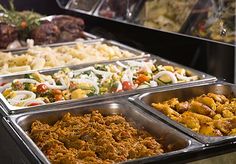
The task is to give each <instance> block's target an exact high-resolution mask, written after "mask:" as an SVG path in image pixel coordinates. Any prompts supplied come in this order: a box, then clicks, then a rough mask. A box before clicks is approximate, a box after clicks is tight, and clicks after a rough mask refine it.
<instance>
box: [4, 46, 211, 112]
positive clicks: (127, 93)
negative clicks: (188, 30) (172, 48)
mask: <svg viewBox="0 0 236 164" xmlns="http://www.w3.org/2000/svg"><path fill="white" fill-rule="evenodd" d="M111 43H114V44H115V43H116V42H111ZM127 48H128V47H127ZM132 50H133V51H135V52H136V53H138V52H140V53H143V52H142V51H137V50H135V49H130V51H132ZM154 59H155V60H156V64H162V65H172V66H176V67H180V68H184V69H186V70H189V71H191V72H192V73H193V75H197V76H199V77H200V79H199V80H197V81H190V82H187V83H175V84H171V85H164V86H157V89H161V88H172V87H177V86H179V87H181V86H182V85H188V86H193V85H200V84H202V83H212V82H214V81H216V78H215V77H213V76H210V75H208V74H206V73H202V72H199V71H196V70H194V69H191V68H188V67H185V66H182V65H179V64H177V63H174V62H170V61H167V60H165V59H163V58H160V57H154V56H152V57H145V58H136V59H135V60H144V61H145V60H154ZM128 60H134V59H128ZM120 61H122V60H120ZM123 61H126V60H125V59H124V60H123ZM110 63H114V64H115V63H116V61H111V62H110V61H109V62H98V63H96V64H110ZM93 65H94V64H83V65H76V66H68V68H70V69H71V70H76V69H81V68H84V67H88V66H93ZM61 68H63V67H61ZM61 68H54V69H49V70H42V71H38V72H40V73H42V74H47V75H51V74H53V73H55V72H57V71H59V70H60V69H61ZM32 72H34V71H31V72H30V73H32ZM24 76H25V74H18V75H14V76H7V75H6V76H0V83H7V82H10V81H13V80H14V79H19V78H23V77H24ZM148 90H150V88H145V89H136V90H130V91H125V92H119V93H111V94H105V95H96V96H91V97H88V98H84V99H79V100H66V101H62V102H54V103H49V104H45V105H39V106H35V107H32V108H29V107H24V108H19V107H15V106H12V105H10V104H9V103H8V101H7V100H6V99H5V98H4V96H3V95H2V94H1V93H0V104H1V106H2V108H3V110H0V112H2V113H3V115H8V114H13V113H22V112H28V111H31V110H44V109H45V108H50V107H51V106H54V105H63V104H67V103H70V104H72V103H75V102H77V101H79V102H80V103H85V102H91V101H99V100H100V101H101V100H107V99H113V98H117V97H123V96H131V95H135V94H139V93H144V92H145V91H148Z"/></svg>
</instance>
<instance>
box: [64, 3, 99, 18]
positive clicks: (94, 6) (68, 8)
mask: <svg viewBox="0 0 236 164" xmlns="http://www.w3.org/2000/svg"><path fill="white" fill-rule="evenodd" d="M73 1H74V0H70V1H69V2H68V3H67V4H66V6H65V9H67V10H72V11H76V12H80V13H85V14H90V15H91V14H93V12H94V11H95V9H96V8H97V6H98V5H99V4H100V3H101V1H102V0H96V2H95V3H94V4H93V5H92V6H91V9H90V10H82V9H77V8H73V7H71V5H73ZM80 3H81V2H80Z"/></svg>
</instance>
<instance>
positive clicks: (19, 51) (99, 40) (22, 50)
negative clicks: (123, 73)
mask: <svg viewBox="0 0 236 164" xmlns="http://www.w3.org/2000/svg"><path fill="white" fill-rule="evenodd" d="M78 42H80V43H84V44H88V45H90V44H96V43H103V44H107V45H109V46H117V47H119V48H120V49H121V50H125V51H129V52H131V53H133V54H135V55H136V56H134V57H131V58H128V59H136V58H141V57H148V56H150V55H149V54H145V53H144V52H142V51H140V50H137V49H134V48H132V47H129V46H127V45H124V44H122V43H119V42H116V41H112V40H106V39H104V38H94V39H92V40H81V41H73V42H64V43H54V44H49V45H41V46H40V47H51V48H57V47H60V46H71V47H73V46H75V45H76V44H77V43H78ZM28 49H29V48H20V49H15V50H6V51H3V52H11V53H12V54H13V55H21V54H24V53H26V52H27V50H28ZM110 61H115V60H110ZM100 62H104V61H100ZM93 63H94V64H95V63H97V62H94V61H91V62H86V63H82V64H80V65H87V64H93ZM68 66H69V65H68ZM68 66H62V67H68ZM62 67H52V68H45V69H41V70H44V71H48V70H53V69H60V68H62ZM35 71H36V70H29V71H22V72H15V73H11V74H0V78H1V77H6V76H15V75H20V74H27V73H31V72H35Z"/></svg>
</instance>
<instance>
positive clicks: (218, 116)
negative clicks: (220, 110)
mask: <svg viewBox="0 0 236 164" xmlns="http://www.w3.org/2000/svg"><path fill="white" fill-rule="evenodd" d="M221 118H222V116H221V114H216V115H215V116H214V117H213V119H214V120H219V119H221Z"/></svg>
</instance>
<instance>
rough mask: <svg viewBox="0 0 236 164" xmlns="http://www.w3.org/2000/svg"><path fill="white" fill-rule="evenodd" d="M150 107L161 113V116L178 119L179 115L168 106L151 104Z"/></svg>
mask: <svg viewBox="0 0 236 164" xmlns="http://www.w3.org/2000/svg"><path fill="white" fill-rule="evenodd" d="M152 106H153V107H155V109H157V110H159V111H160V112H162V113H163V114H165V115H166V116H168V117H170V118H171V119H172V118H176V117H177V118H178V117H180V114H179V113H178V112H176V111H175V110H173V109H172V108H170V107H169V105H168V104H162V103H157V104H156V103H152Z"/></svg>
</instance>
